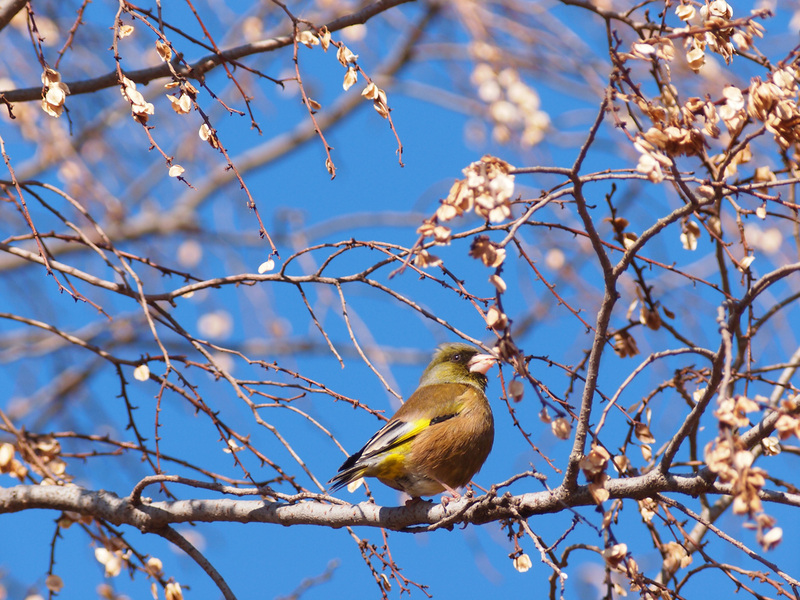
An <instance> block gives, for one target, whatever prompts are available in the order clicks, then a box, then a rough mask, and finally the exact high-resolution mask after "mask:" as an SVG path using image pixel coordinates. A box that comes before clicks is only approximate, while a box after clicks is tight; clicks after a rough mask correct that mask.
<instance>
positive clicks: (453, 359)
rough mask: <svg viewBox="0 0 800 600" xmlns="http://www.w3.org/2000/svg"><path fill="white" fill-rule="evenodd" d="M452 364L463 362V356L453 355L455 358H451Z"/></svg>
mask: <svg viewBox="0 0 800 600" xmlns="http://www.w3.org/2000/svg"><path fill="white" fill-rule="evenodd" d="M450 362H461V355H460V354H453V356H451V357H450Z"/></svg>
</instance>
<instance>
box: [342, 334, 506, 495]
mask: <svg viewBox="0 0 800 600" xmlns="http://www.w3.org/2000/svg"><path fill="white" fill-rule="evenodd" d="M496 361H497V359H496V358H495V357H494V356H491V355H489V354H480V352H479V350H478V349H477V348H474V347H473V346H470V345H468V344H462V343H450V344H442V345H441V346H439V348H438V349H437V350H436V352H435V353H434V355H433V359H432V360H431V362H430V364H429V365H428V366H427V367H426V368H425V371H424V372H423V373H422V377H421V378H420V380H419V387H418V388H417V390H416V391H415V392H414V393H413V394H412V395H411V397H410V398H409V399H408V400H407V401H406V402H405V404H403V406H401V407H400V409H399V410H398V411H397V412H396V413H395V415H394V416H393V417H392V418H391V419H390V420H389V421H388V422H387V423H386V425H384V426H383V427H382V428H381V429H380V430H379V431H378V432H377V433H376V434H375V435H373V436H372V437H371V438H370V440H369V441H368V442H367V443H366V444H365V445H364V447H363V448H361V450H359V451H358V452H356V453H355V454H353V455H352V456H350V457H349V458H348V459H347V460H346V461H344V464H343V465H342V466H341V467H339V471H338V473H337V474H336V476H335V477H334V478H333V479H331V480H330V481H329V482H328V483H329V485H331V491H332V492H333V491H336V490H337V489H339V488H341V487H343V486H345V485H347V484H348V483H350V482H352V481H355V480H357V479H359V478H361V477H377V478H378V480H379V481H380V482H381V483H384V484H386V485H388V486H389V487H392V488H394V489H396V490H400V491H402V492H405V493H407V494H408V495H409V496H411V498H412V499H417V498H419V497H420V496H433V495H435V494H438V493H440V492H443V491H445V490H446V491H448V492H450V494H451V495H452V496H453V498H456V499H457V498H459V497H460V495H459V493H458V492H457V491H456V488H460V487H463V486H465V485H466V484H467V483H469V481H470V479H472V476H473V475H475V473H477V472H478V470H479V469H480V468H481V467H482V466H483V463H484V462H485V461H486V457H488V456H489V452H490V451H491V449H492V444H493V442H494V418H493V417H492V409H491V407H490V406H489V401H488V400H487V399H486V394H485V393H484V392H485V390H486V384H487V379H486V372H487V371H488V370H489V369H490V368H491V366H492V365H493V364H494V363H495V362H496Z"/></svg>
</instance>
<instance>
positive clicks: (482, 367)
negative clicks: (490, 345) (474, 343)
mask: <svg viewBox="0 0 800 600" xmlns="http://www.w3.org/2000/svg"><path fill="white" fill-rule="evenodd" d="M496 362H497V358H496V357H494V356H492V355H491V354H476V355H475V356H473V357H472V358H471V359H470V360H469V362H468V363H467V368H469V370H470V372H471V373H480V374H481V375H486V372H487V371H488V370H489V369H491V368H492V366H493V365H494V364H495V363H496Z"/></svg>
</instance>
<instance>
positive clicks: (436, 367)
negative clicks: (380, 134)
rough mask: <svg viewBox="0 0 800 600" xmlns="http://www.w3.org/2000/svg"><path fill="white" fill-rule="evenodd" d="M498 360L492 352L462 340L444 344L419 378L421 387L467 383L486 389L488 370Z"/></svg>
mask: <svg viewBox="0 0 800 600" xmlns="http://www.w3.org/2000/svg"><path fill="white" fill-rule="evenodd" d="M496 362H497V358H496V357H494V356H492V355H491V354H481V352H480V350H478V349H477V348H475V347H474V346H470V345H469V344H462V343H460V342H455V343H449V344H442V345H441V346H439V347H438V348H437V349H436V352H435V353H434V355H433V359H432V360H431V362H430V364H429V365H428V366H427V367H426V368H425V371H424V372H423V373H422V377H421V378H420V380H419V385H420V387H422V386H424V385H433V384H437V383H466V384H469V385H474V386H476V387H478V388H480V389H481V390H484V389H486V383H487V380H486V372H487V371H488V370H489V369H490V368H491V366H492V365H494V364H495V363H496Z"/></svg>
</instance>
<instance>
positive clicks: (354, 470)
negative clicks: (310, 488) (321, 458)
mask: <svg viewBox="0 0 800 600" xmlns="http://www.w3.org/2000/svg"><path fill="white" fill-rule="evenodd" d="M342 467H343V468H344V465H342ZM366 470H367V468H366V467H365V466H364V465H357V466H354V467H350V468H349V469H344V470H340V471H339V472H338V473H337V474H336V476H335V477H333V479H331V480H330V481H329V482H328V486H329V487H328V491H329V492H335V491H336V490H338V489H341V488H343V487H344V486H346V485H347V484H348V483H350V482H352V481H355V480H356V479H360V478H361V477H363V476H364V471H366Z"/></svg>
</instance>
